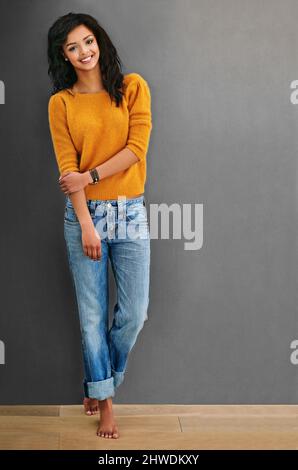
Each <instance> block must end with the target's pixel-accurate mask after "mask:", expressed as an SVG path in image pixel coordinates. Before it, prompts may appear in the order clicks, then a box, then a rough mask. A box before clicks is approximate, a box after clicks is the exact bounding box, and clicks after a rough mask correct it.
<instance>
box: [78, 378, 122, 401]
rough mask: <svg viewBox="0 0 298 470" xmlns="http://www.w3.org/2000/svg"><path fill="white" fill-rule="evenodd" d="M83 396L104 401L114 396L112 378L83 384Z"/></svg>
mask: <svg viewBox="0 0 298 470" xmlns="http://www.w3.org/2000/svg"><path fill="white" fill-rule="evenodd" d="M84 391H85V396H86V397H88V398H96V399H97V400H105V399H106V398H109V397H114V396H115V389H114V378H113V377H110V378H109V379H105V380H99V381H97V382H84Z"/></svg>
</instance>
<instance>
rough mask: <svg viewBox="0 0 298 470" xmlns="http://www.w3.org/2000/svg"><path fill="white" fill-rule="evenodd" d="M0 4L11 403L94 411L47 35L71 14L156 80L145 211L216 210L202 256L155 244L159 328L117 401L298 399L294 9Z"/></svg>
mask: <svg viewBox="0 0 298 470" xmlns="http://www.w3.org/2000/svg"><path fill="white" fill-rule="evenodd" d="M0 5H1V14H0V32H1V33H0V34H1V44H2V47H1V48H0V79H1V80H2V81H3V82H4V84H5V104H4V105H1V106H0V125H1V127H0V138H1V161H2V177H1V193H2V194H1V218H2V224H1V287H2V289H1V292H2V301H1V316H0V340H2V341H3V343H4V344H5V364H2V365H0V401H1V404H23V403H24V404H31V403H32V404H33V403H34V404H57V403H62V404H63V403H64V404H70V403H81V400H82V383H81V381H82V377H83V363H82V355H81V349H80V348H81V345H80V334H79V323H78V315H77V310H76V301H75V297H74V291H73V288H72V283H71V278H70V274H69V270H68V264H67V254H66V247H65V243H64V238H63V211H64V195H63V193H62V192H61V191H60V188H59V185H58V181H57V180H58V176H59V174H58V170H57V166H56V162H55V158H54V154H53V149H52V143H51V138H50V134H49V128H48V116H47V103H48V99H49V94H50V82H49V78H48V76H47V59H46V37H47V31H48V29H49V27H50V25H51V24H52V23H53V22H54V20H55V19H56V18H57V17H58V16H60V15H63V14H66V13H68V12H69V11H72V12H76V13H78V12H84V13H90V14H92V15H94V16H96V18H97V19H98V20H99V21H100V22H101V23H102V25H103V26H104V28H106V30H107V31H108V33H109V34H110V35H111V38H112V41H113V42H114V43H115V45H116V47H117V49H118V52H119V55H120V57H121V59H122V61H123V63H124V66H125V68H124V72H125V73H126V72H133V71H135V72H138V73H140V74H142V75H143V76H144V77H145V78H146V80H147V81H148V83H149V85H150V89H151V94H152V116H153V130H152V134H151V141H150V148H149V151H148V156H147V159H148V175H147V183H146V193H145V195H146V200H147V204H148V210H149V206H150V204H153V203H157V204H160V203H166V204H172V203H178V204H179V205H181V207H182V204H192V205H193V204H203V208H204V220H203V222H204V227H203V231H204V240H203V246H202V248H201V249H199V250H195V251H187V250H185V249H184V242H185V240H183V239H181V240H175V239H173V238H172V237H170V239H169V240H162V239H160V238H159V239H157V240H152V242H151V243H152V244H151V249H152V258H151V266H152V267H151V285H150V306H149V311H148V316H149V320H148V321H147V322H146V323H145V325H144V328H143V330H142V331H141V333H140V335H139V337H138V340H137V343H136V345H135V347H134V349H133V351H132V353H131V355H130V360H129V364H128V368H127V372H126V378H125V381H124V383H123V384H122V385H121V386H120V387H119V389H118V391H117V394H116V396H115V398H114V402H116V403H185V404H187V403H198V404H199V403H202V404H204V403H226V404H229V403H297V399H298V387H297V385H298V368H297V364H296V363H295V361H292V360H291V353H292V352H293V351H292V349H291V342H292V341H293V340H295V339H297V337H298V326H297V300H298V299H297V248H298V246H297V144H298V132H297V127H298V106H296V105H295V103H293V102H292V101H291V93H292V90H291V88H290V85H291V82H292V81H293V80H296V79H298V48H297V46H298V28H297V18H298V2H297V1H295V0H283V1H281V0H279V1H278V0H264V1H258V0H183V1H182V0H151V1H150V2H149V1H146V0H108V1H107V0H106V1H95V0H93V1H61V0H59V2H58V1H51V2H49V1H46V0H42V1H41V0H30V1H29V0H26V1H24V0H10V1H7V0H1V4H0ZM110 276H111V278H110V287H111V289H112V294H111V306H110V310H111V312H112V309H113V304H114V301H115V289H114V281H113V277H112V274H111V272H110ZM296 362H297V361H296Z"/></svg>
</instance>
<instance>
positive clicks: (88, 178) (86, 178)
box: [83, 170, 93, 186]
mask: <svg viewBox="0 0 298 470" xmlns="http://www.w3.org/2000/svg"><path fill="white" fill-rule="evenodd" d="M83 177H84V183H85V186H87V184H90V183H92V182H93V179H92V176H91V175H90V171H89V170H87V171H85V172H84V173H83Z"/></svg>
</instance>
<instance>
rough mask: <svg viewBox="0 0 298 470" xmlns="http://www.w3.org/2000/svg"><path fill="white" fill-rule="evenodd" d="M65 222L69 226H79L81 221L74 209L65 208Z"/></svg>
mask: <svg viewBox="0 0 298 470" xmlns="http://www.w3.org/2000/svg"><path fill="white" fill-rule="evenodd" d="M64 222H66V223H68V224H78V223H79V219H78V217H77V214H76V213H75V210H74V208H73V207H70V206H65V209H64Z"/></svg>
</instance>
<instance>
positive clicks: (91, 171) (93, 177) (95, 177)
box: [89, 168, 100, 184]
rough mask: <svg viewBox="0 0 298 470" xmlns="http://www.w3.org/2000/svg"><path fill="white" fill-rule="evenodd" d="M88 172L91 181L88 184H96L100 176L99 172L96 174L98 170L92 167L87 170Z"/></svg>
mask: <svg viewBox="0 0 298 470" xmlns="http://www.w3.org/2000/svg"><path fill="white" fill-rule="evenodd" d="M89 173H90V175H91V177H92V183H89V184H97V183H98V182H99V180H100V177H99V174H98V171H97V169H96V168H92V169H91V170H89Z"/></svg>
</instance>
